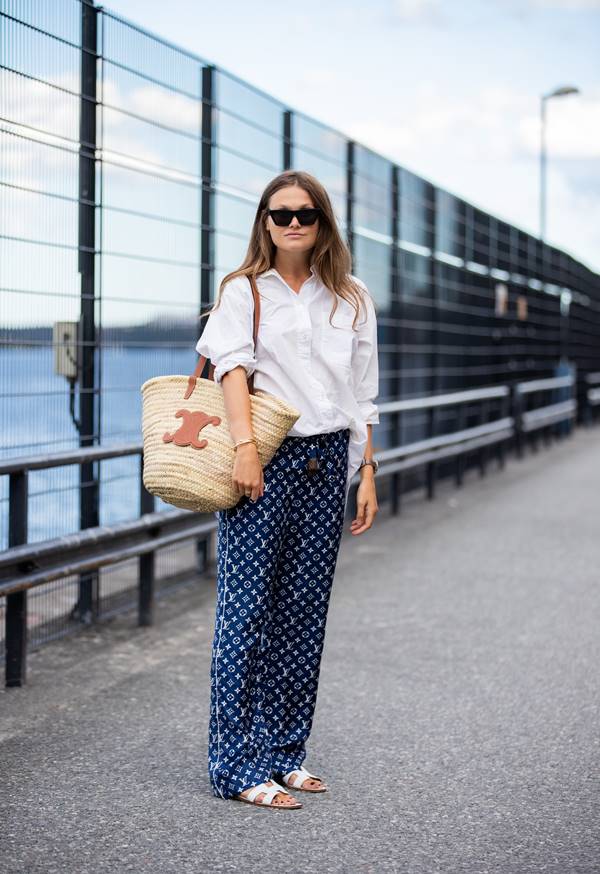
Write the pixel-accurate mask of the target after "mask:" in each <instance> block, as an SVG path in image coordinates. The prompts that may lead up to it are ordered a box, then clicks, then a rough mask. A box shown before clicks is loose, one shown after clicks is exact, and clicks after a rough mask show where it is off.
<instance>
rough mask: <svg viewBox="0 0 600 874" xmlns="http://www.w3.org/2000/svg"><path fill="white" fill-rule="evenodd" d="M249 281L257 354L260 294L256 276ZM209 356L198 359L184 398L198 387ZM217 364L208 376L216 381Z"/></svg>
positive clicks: (251, 378)
mask: <svg viewBox="0 0 600 874" xmlns="http://www.w3.org/2000/svg"><path fill="white" fill-rule="evenodd" d="M248 281H249V282H250V288H251V289H252V297H253V300H254V327H253V331H252V339H253V341H254V353H255V354H256V338H257V336H258V325H259V323H260V295H259V293H258V288H257V286H256V279H255V278H254V276H249V277H248ZM207 361H208V358H207V357H206V356H205V355H201V356H200V358H199V359H198V363H197V364H196V367H195V369H194V372H193V373H192V375H191V376H190V377H189V378H188V384H187V389H186V391H185V394H184V396H183V397H184V400H187V399H188V398H189V397H190V395H191V394H192V392H193V391H194V389H195V388H196V380H197V379H198V378H200V377H201V376H202V372H203V370H204V368H205V366H206V362H207ZM214 372H215V365H214V364H213V363H212V362H211V364H210V366H209V368H208V378H209V379H212V380H213V381H214V376H213V374H214ZM248 391H249V393H250V394H251V395H252V394H254V374H253V373H251V374H250V376H249V377H248Z"/></svg>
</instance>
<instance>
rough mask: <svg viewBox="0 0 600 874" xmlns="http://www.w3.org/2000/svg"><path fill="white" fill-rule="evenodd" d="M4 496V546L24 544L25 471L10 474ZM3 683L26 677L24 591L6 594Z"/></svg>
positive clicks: (16, 683) (20, 681) (18, 683)
mask: <svg viewBox="0 0 600 874" xmlns="http://www.w3.org/2000/svg"><path fill="white" fill-rule="evenodd" d="M8 488H9V498H8V546H9V549H10V547H11V546H21V545H22V544H23V543H27V505H28V474H27V471H26V470H22V471H19V472H18V473H11V474H10V477H9V487H8ZM5 621H6V665H5V671H6V686H11V687H12V686H23V685H24V684H25V682H26V679H27V590H24V591H22V592H14V593H13V594H12V595H7V596H6V620H5Z"/></svg>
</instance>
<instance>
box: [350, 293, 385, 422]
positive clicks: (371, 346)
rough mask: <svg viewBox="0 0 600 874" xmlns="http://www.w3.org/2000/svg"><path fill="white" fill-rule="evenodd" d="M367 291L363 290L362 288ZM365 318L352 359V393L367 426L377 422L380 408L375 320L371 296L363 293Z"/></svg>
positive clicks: (362, 318) (363, 318)
mask: <svg viewBox="0 0 600 874" xmlns="http://www.w3.org/2000/svg"><path fill="white" fill-rule="evenodd" d="M364 288H365V290H366V286H364ZM364 298H365V305H366V309H367V317H366V318H365V317H364V314H363V310H362V308H361V315H360V317H359V324H358V343H357V345H356V348H355V351H354V356H353V358H352V374H353V381H354V392H355V397H356V401H357V403H358V406H359V409H360V412H361V415H362V417H363V419H364V421H365V423H366V424H367V425H369V424H372V425H376V424H378V422H379V408H378V407H377V405H376V404H375V403H374V401H375V398H376V397H377V395H378V394H379V360H378V348H377V316H376V313H375V306H374V304H373V300H372V298H371V296H370V294H368V293H365V295H364Z"/></svg>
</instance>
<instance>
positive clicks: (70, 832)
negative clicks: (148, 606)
mask: <svg viewBox="0 0 600 874" xmlns="http://www.w3.org/2000/svg"><path fill="white" fill-rule="evenodd" d="M347 524H348V523H347ZM599 568H600V432H599V430H598V429H596V430H592V431H581V430H580V431H579V432H578V433H577V434H576V436H575V437H573V438H572V439H570V440H568V441H566V442H564V443H562V444H560V445H557V446H554V447H552V448H551V449H548V450H543V451H541V452H540V453H538V454H537V455H535V456H530V457H528V458H526V459H525V460H524V461H522V462H518V461H516V460H514V459H509V460H508V463H507V467H506V469H505V471H504V472H496V471H495V470H494V469H493V466H492V468H491V469H490V472H489V474H488V476H487V477H486V478H485V479H483V480H481V479H479V477H478V474H477V473H476V472H472V473H470V474H469V475H468V476H467V477H466V479H465V486H464V488H463V489H462V490H461V491H459V492H456V491H455V490H454V488H453V487H452V486H451V485H450V484H447V485H444V486H442V487H441V488H440V491H439V495H438V498H437V499H436V501H434V502H432V503H428V502H427V501H426V500H424V499H423V497H422V496H421V495H415V496H413V497H410V498H409V499H408V500H407V502H406V504H405V506H404V509H403V513H402V516H401V517H399V518H396V519H393V518H390V517H387V516H386V515H384V512H383V511H382V512H381V513H380V516H379V518H378V519H377V521H376V525H375V527H374V528H373V529H372V530H371V531H369V532H367V533H366V534H364V535H362V536H360V537H357V538H353V537H352V536H351V535H350V534H346V535H345V537H344V541H343V543H342V548H341V552H340V558H339V561H338V565H337V570H336V577H335V581H334V591H333V596H332V601H331V607H330V612H329V618H328V625H327V636H326V642H325V650H324V655H323V663H322V669H321V682H320V686H319V696H318V701H317V711H316V715H315V723H314V726H313V732H312V735H311V737H310V739H309V744H308V756H307V759H306V765H307V767H308V768H309V770H312V771H313V772H315V773H323V774H324V775H325V777H326V779H327V781H328V783H329V785H330V787H331V791H330V792H328V793H325V794H323V795H312V796H311V795H308V794H307V793H298V795H299V797H300V798H301V800H302V801H304V807H303V808H302V810H289V811H286V810H269V809H261V808H256V807H251V806H250V805H245V804H241V803H239V802H236V801H223V800H221V799H219V798H216V797H215V796H213V795H212V793H211V792H210V789H209V785H208V776H207V772H206V747H207V719H208V696H209V664H210V646H211V635H212V627H213V622H214V584H212V583H211V584H207V585H206V586H205V587H204V588H203V589H202V590H198V588H197V587H196V588H195V589H194V590H182V591H180V592H179V593H177V594H176V595H175V596H173V597H172V598H171V599H169V600H167V601H163V602H161V605H160V608H159V609H158V611H157V625H156V626H155V627H154V628H152V629H139V628H137V627H136V626H135V624H134V619H133V618H132V617H131V616H129V617H125V618H119V619H117V620H114V621H113V622H111V623H110V625H108V626H105V627H102V628H100V629H99V630H90V631H89V632H85V633H83V634H82V635H80V636H79V637H78V638H77V639H71V640H66V641H61V642H57V643H54V644H51V645H50V646H47V647H45V648H44V649H41V650H39V651H38V652H36V653H33V654H32V655H30V658H29V675H28V684H27V686H26V688H24V689H21V690H15V689H12V690H2V691H0V708H1V710H2V721H1V728H0V743H1V748H0V761H1V768H2V774H1V793H2V803H3V806H4V805H5V804H6V805H7V806H6V809H5V810H4V812H3V813H2V819H0V871H2V874H4V872H10V874H17V872H18V874H38V872H43V874H50V872H61V874H62V872H69V874H104V872H116V874H117V872H118V874H121V872H123V874H124V872H136V874H137V872H151V874H170V872H173V874H175V872H177V874H187V872H211V874H212V872H241V871H248V872H260V874H269V872H278V874H279V872H284V871H298V872H306V874H311V872H361V874H363V872H374V874H379V872H402V874H437V872H441V874H454V872H469V874H492V872H493V874H528V872H536V874H537V872H545V874H574V872H586V874H588V872H600V837H599V815H598V803H599V798H600V792H599V780H598V773H599V763H600V755H599V709H600V706H599V702H600V694H599V693H600V680H599V666H600V632H599V628H600V624H599V619H600V615H599V614H600V609H599V606H600V586H599V583H600V579H599V577H600V571H599Z"/></svg>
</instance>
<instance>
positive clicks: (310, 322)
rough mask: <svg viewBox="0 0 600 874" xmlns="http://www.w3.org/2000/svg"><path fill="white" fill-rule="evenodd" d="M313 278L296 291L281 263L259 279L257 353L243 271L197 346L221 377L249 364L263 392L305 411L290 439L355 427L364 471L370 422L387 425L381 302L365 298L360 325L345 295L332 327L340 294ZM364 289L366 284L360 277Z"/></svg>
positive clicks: (353, 453)
mask: <svg viewBox="0 0 600 874" xmlns="http://www.w3.org/2000/svg"><path fill="white" fill-rule="evenodd" d="M310 270H311V276H310V278H309V279H307V280H306V281H305V282H304V283H303V284H302V286H301V288H300V291H299V292H295V291H294V290H293V289H292V288H291V287H290V286H289V285H288V284H287V282H286V281H285V280H284V279H283V277H282V276H281V275H280V273H279V272H278V271H277V270H276V269H275V268H274V267H273V268H271V269H270V270H267V271H265V272H264V273H262V274H260V275H259V276H258V277H257V280H256V284H257V286H258V291H259V294H260V323H259V326H258V336H257V343H256V350H255V349H254V343H253V339H252V329H253V318H254V307H253V298H252V290H251V287H250V282H249V280H248V278H247V277H246V276H236V277H234V278H233V279H231V280H229V282H228V283H227V284H226V286H225V288H224V289H223V294H222V297H221V303H220V304H219V306H218V308H217V309H216V310H215V311H214V312H211V313H210V315H209V316H208V318H207V320H206V324H205V327H204V330H203V332H202V336H201V337H200V339H199V340H198V343H197V344H196V350H197V351H198V352H199V353H200V354H201V355H205V356H206V357H207V358H209V359H210V361H211V363H212V364H214V367H215V369H214V373H213V378H214V381H215V382H216V383H220V382H221V379H222V377H223V374H224V373H226V372H227V371H228V370H231V369H233V368H234V367H237V366H238V365H242V366H243V367H244V368H245V370H246V374H247V375H248V376H250V374H251V373H254V387H255V389H262V390H263V391H265V392H269V393H270V394H274V395H277V396H278V397H280V398H282V399H283V400H286V401H287V402H288V403H290V404H292V405H293V406H294V407H296V409H298V410H300V412H301V415H300V417H299V419H298V420H297V421H296V423H295V424H294V425H293V426H292V427H291V428H290V430H289V431H288V435H289V436H308V435H313V434H321V433H324V432H327V431H336V430H338V429H340V428H350V443H349V447H348V473H347V480H346V493H345V500H346V501H347V499H348V492H349V487H350V480H351V479H352V477H353V476H354V474H355V473H356V471H357V470H358V468H359V465H360V461H361V459H362V457H363V455H364V452H365V447H366V443H367V437H368V434H367V427H366V426H367V424H368V423H371V424H376V423H378V422H379V410H378V408H377V406H376V405H375V403H374V400H375V398H376V397H377V394H378V390H379V369H378V357H377V322H376V315H375V308H374V306H373V301H372V299H371V296H370V295H369V294H368V292H367V293H366V294H365V295H364V300H365V304H366V310H367V316H366V317H365V313H364V308H363V307H362V306H361V309H360V312H359V316H358V320H357V324H356V327H355V330H352V319H353V318H354V315H355V309H354V307H353V306H352V304H350V303H348V302H347V301H345V300H344V299H343V298H338V307H337V310H336V312H335V314H334V315H333V317H332V320H331V321H332V325H330V324H329V313H330V311H331V308H332V306H333V297H332V295H331V292H330V291H329V289H328V288H327V287H326V286H325V285H324V284H323V282H322V280H321V279H320V277H319V275H318V273H317V271H316V269H315V268H314V266H312V265H311V268H310ZM352 278H353V279H354V280H356V281H357V282H358V284H359V286H360V287H361V288H363V289H364V290H365V291H367V288H366V286H365V284H364V283H363V282H362V280H359V279H358V278H357V277H356V276H352Z"/></svg>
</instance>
